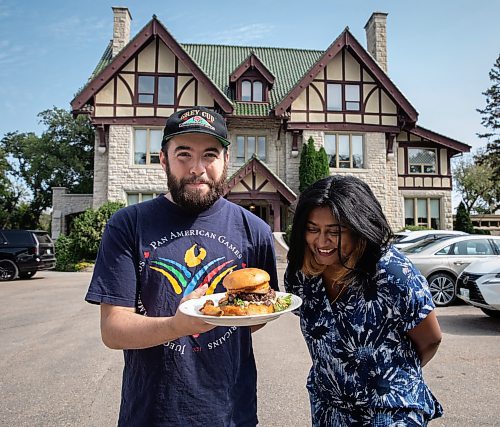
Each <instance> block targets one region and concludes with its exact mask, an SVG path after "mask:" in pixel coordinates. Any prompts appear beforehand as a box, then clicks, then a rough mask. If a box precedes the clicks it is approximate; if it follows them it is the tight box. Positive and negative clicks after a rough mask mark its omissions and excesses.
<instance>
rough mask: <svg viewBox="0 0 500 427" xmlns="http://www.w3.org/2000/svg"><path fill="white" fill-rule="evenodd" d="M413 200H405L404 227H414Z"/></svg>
mask: <svg viewBox="0 0 500 427" xmlns="http://www.w3.org/2000/svg"><path fill="white" fill-rule="evenodd" d="M414 218H415V214H414V212H413V199H405V225H415V219H414Z"/></svg>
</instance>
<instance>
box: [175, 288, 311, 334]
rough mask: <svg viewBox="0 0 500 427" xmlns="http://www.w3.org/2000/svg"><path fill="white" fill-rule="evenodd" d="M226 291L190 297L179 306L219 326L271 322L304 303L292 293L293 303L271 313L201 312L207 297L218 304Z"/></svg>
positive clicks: (277, 294) (192, 314)
mask: <svg viewBox="0 0 500 427" xmlns="http://www.w3.org/2000/svg"><path fill="white" fill-rule="evenodd" d="M225 295H226V294H225V293H220V294H212V295H205V296H203V297H201V298H196V299H190V300H188V301H185V302H183V303H182V304H181V305H180V306H179V310H180V311H181V312H182V313H184V314H185V315H187V316H192V317H197V318H199V319H203V320H204V321H205V322H207V323H210V324H211V325H217V326H252V325H260V324H262V323H267V322H270V321H271V320H275V319H277V318H278V317H280V316H281V315H282V314H285V313H289V312H290V311H292V310H295V309H296V308H299V307H300V306H301V304H302V300H301V299H300V297H298V296H297V295H293V294H291V295H292V303H291V304H290V306H289V307H288V308H287V309H286V310H283V311H279V312H277V313H270V314H255V315H253V316H220V317H217V316H207V315H205V314H202V313H200V308H201V307H203V304H205V301H206V300H207V299H211V300H212V301H213V302H214V304H215V305H218V303H219V300H220V299H221V298H222V297H224V296H225ZM286 295H290V294H289V293H288V292H276V296H277V297H284V296H286Z"/></svg>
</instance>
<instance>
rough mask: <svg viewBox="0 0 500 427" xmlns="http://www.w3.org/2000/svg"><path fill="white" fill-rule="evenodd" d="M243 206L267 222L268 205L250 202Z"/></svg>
mask: <svg viewBox="0 0 500 427" xmlns="http://www.w3.org/2000/svg"><path fill="white" fill-rule="evenodd" d="M245 208H246V209H248V210H249V211H250V212H252V213H253V214H254V215H257V216H258V217H259V218H261V219H262V220H264V221H265V222H266V223H268V224H269V205H260V204H259V205H257V204H255V203H251V204H250V205H247V206H245Z"/></svg>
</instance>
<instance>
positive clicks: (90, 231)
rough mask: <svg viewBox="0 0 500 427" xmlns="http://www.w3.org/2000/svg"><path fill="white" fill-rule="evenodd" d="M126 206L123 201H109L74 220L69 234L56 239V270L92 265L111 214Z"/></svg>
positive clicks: (77, 269)
mask: <svg viewBox="0 0 500 427" xmlns="http://www.w3.org/2000/svg"><path fill="white" fill-rule="evenodd" d="M122 207H124V204H123V203H121V202H107V203H105V204H104V205H102V206H101V207H100V208H98V209H87V210H86V211H85V212H83V213H82V214H81V215H79V216H78V217H77V218H75V220H74V221H73V225H72V230H71V233H70V234H69V236H60V237H59V238H58V239H57V240H56V246H55V249H56V270H58V271H80V270H81V269H84V268H86V267H88V266H89V265H92V264H91V263H93V262H94V260H95V259H96V257H97V251H98V249H99V245H100V243H101V239H102V233H103V232H104V228H105V226H106V223H107V222H108V221H109V219H110V218H111V216H112V215H113V214H114V213H115V212H116V211H117V210H118V209H121V208H122Z"/></svg>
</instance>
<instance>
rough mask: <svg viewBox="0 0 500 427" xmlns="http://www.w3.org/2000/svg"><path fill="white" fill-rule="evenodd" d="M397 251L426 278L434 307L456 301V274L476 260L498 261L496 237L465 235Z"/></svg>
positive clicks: (499, 245) (499, 243)
mask: <svg viewBox="0 0 500 427" xmlns="http://www.w3.org/2000/svg"><path fill="white" fill-rule="evenodd" d="M401 251H402V252H403V253H404V254H405V255H406V256H407V257H408V258H409V259H410V260H411V261H412V262H413V264H415V266H416V267H417V268H418V269H419V270H420V272H421V273H422V275H424V276H425V277H426V278H427V281H428V282H429V287H430V290H431V294H432V299H433V300H434V303H435V304H436V306H439V307H444V306H447V305H450V304H451V303H453V302H454V301H455V300H456V288H455V283H456V281H457V277H458V276H459V274H460V273H461V272H462V271H463V270H464V269H465V267H467V266H468V265H469V264H471V263H472V262H474V261H477V260H478V259H484V260H486V259H496V260H500V236H485V235H477V234H476V235H473V234H467V235H465V236H457V237H452V238H446V239H439V240H437V241H426V240H424V241H422V242H420V243H417V244H414V245H412V246H408V247H407V248H404V249H401Z"/></svg>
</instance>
